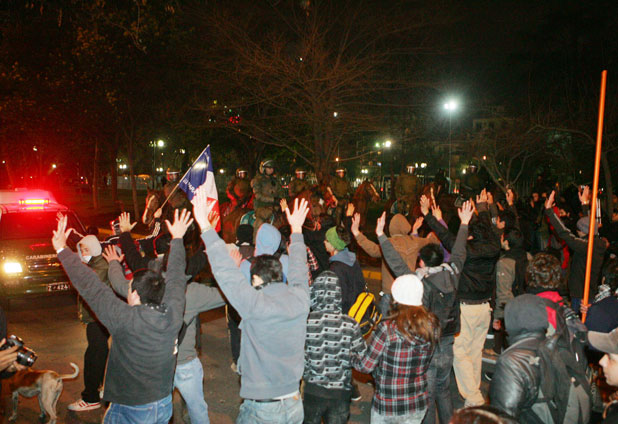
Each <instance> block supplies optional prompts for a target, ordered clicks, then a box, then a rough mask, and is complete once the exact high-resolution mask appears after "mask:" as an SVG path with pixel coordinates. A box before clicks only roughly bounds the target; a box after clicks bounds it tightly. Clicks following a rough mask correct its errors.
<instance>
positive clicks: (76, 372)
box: [60, 362, 79, 380]
mask: <svg viewBox="0 0 618 424" xmlns="http://www.w3.org/2000/svg"><path fill="white" fill-rule="evenodd" d="M69 363H70V364H71V366H72V367H73V369H74V370H75V372H73V374H62V375H61V376H60V378H61V379H63V380H71V379H73V378H75V377H77V376H78V375H79V367H78V366H77V365H75V364H74V363H73V362H69Z"/></svg>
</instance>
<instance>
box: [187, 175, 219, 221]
mask: <svg viewBox="0 0 618 424" xmlns="http://www.w3.org/2000/svg"><path fill="white" fill-rule="evenodd" d="M191 203H193V216H194V217H195V220H196V221H197V224H198V225H199V226H200V229H201V230H202V231H206V230H210V229H211V228H215V227H216V226H217V222H219V214H218V213H217V211H216V210H215V208H214V205H215V203H214V202H212V203H211V204H210V205H209V204H208V196H207V195H206V186H204V185H202V186H200V187H199V188H198V189H197V190H195V196H193V200H191Z"/></svg>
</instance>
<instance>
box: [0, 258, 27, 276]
mask: <svg viewBox="0 0 618 424" xmlns="http://www.w3.org/2000/svg"><path fill="white" fill-rule="evenodd" d="M2 268H3V269H4V272H5V273H6V274H19V273H21V272H23V269H22V267H21V264H20V263H19V262H14V261H5V262H4V265H3V267H2Z"/></svg>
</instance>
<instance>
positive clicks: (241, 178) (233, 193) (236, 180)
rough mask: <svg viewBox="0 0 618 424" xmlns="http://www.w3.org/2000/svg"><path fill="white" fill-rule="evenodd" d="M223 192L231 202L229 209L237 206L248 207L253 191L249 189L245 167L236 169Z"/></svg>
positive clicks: (249, 184) (249, 183)
mask: <svg viewBox="0 0 618 424" xmlns="http://www.w3.org/2000/svg"><path fill="white" fill-rule="evenodd" d="M225 193H226V194H227V197H228V199H230V202H231V204H232V208H231V209H230V210H233V209H236V208H237V207H241V208H246V207H249V204H250V202H251V199H252V197H253V191H252V190H251V182H250V180H249V173H248V172H247V170H246V169H244V168H238V169H236V175H234V177H233V178H232V179H231V180H230V182H229V183H228V185H227V188H226V190H225Z"/></svg>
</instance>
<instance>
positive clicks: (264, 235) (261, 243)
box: [240, 224, 289, 282]
mask: <svg viewBox="0 0 618 424" xmlns="http://www.w3.org/2000/svg"><path fill="white" fill-rule="evenodd" d="M279 246H281V233H280V232H279V230H277V229H276V228H275V227H273V226H272V225H270V224H262V225H261V226H260V229H259V230H258V232H257V235H256V237H255V252H254V254H253V256H260V255H274V254H275V252H276V251H277V250H279ZM279 262H281V266H282V267H283V281H284V282H285V281H287V275H288V262H289V258H288V255H281V256H280V257H279ZM240 270H241V271H242V273H243V274H244V276H245V278H246V279H247V281H249V282H251V261H248V260H245V261H242V262H241V263H240Z"/></svg>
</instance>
